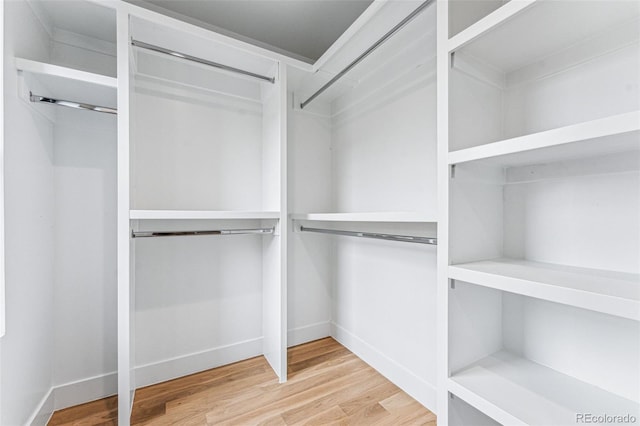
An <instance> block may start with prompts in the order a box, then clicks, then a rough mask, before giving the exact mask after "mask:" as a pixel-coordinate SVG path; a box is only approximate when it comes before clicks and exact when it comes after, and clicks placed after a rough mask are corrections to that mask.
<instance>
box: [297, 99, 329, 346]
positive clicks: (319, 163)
mask: <svg viewBox="0 0 640 426" xmlns="http://www.w3.org/2000/svg"><path fill="white" fill-rule="evenodd" d="M291 98H292V96H291V95H290V96H289V99H290V100H291ZM289 108H290V109H289V120H288V123H287V125H288V139H289V144H288V145H289V146H288V149H289V165H288V167H289V176H288V177H289V185H288V190H289V211H290V212H299V213H302V212H330V211H331V210H332V202H331V200H332V193H331V185H332V182H333V176H332V175H331V122H330V119H329V118H328V117H325V116H319V115H314V114H309V113H306V112H301V111H300V110H294V109H293V108H292V104H291V102H289ZM331 255H332V252H331V240H330V239H329V238H327V237H325V236H322V235H309V234H301V233H300V232H292V233H291V234H290V238H289V277H288V307H287V309H288V330H289V342H288V343H289V345H290V346H292V345H297V344H300V343H304V342H307V341H310V340H314V339H318V338H320V337H325V336H328V335H329V333H330V329H329V323H330V321H331V282H332V280H331V258H332V257H331Z"/></svg>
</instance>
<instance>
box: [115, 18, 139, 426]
mask: <svg viewBox="0 0 640 426" xmlns="http://www.w3.org/2000/svg"><path fill="white" fill-rule="evenodd" d="M129 32H130V29H129V14H128V13H127V12H126V11H125V10H123V9H120V10H118V15H117V62H118V68H117V69H118V206H117V232H118V238H117V249H118V424H119V425H120V426H127V425H129V422H130V415H131V407H132V404H133V392H134V390H135V380H134V377H133V367H134V366H133V356H132V354H133V347H132V328H131V327H132V326H133V321H132V319H133V309H134V304H133V298H132V294H133V288H132V286H131V281H132V280H131V277H132V269H131V268H132V266H133V262H132V259H131V253H132V247H131V245H132V244H133V243H132V242H131V238H130V221H129V207H130V194H129V192H130V179H129V175H130V161H129V157H130V152H129V98H130V80H131V78H130V66H129V64H130V56H129V55H130V48H129V39H130V37H129Z"/></svg>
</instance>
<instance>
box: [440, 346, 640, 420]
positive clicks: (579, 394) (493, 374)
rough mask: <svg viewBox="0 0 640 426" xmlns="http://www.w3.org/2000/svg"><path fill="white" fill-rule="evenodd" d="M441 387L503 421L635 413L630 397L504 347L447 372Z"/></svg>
mask: <svg viewBox="0 0 640 426" xmlns="http://www.w3.org/2000/svg"><path fill="white" fill-rule="evenodd" d="M447 386H448V390H449V391H450V392H451V393H453V394H454V395H457V396H458V397H460V398H462V399H463V400H465V401H466V402H467V403H469V404H471V405H472V406H474V407H475V408H477V409H478V410H480V411H482V412H483V413H485V414H486V415H488V416H489V417H491V418H493V419H494V420H496V421H498V422H500V423H502V424H505V425H555V426H561V425H575V424H576V414H577V413H593V414H598V415H600V414H603V413H607V414H610V415H614V414H615V415H618V414H621V415H624V414H627V413H629V414H631V415H633V416H635V417H636V418H637V417H638V413H639V412H640V405H638V403H636V402H634V401H631V400H629V399H626V398H623V397H621V396H618V395H615V394H613V393H611V392H607V391H605V390H603V389H600V388H597V387H595V386H593V385H591V384H588V383H586V382H583V381H580V380H577V379H575V378H573V377H571V376H568V375H565V374H562V373H560V372H558V371H555V370H553V369H550V368H548V367H544V366H542V365H540V364H537V363H535V362H532V361H529V360H527V359H524V358H520V357H518V356H515V355H513V354H511V353H509V352H506V351H500V352H496V353H494V354H492V355H490V356H488V357H486V358H484V359H482V360H480V361H478V362H476V363H475V364H473V365H471V366H470V367H468V368H465V369H464V370H462V371H460V372H458V373H455V374H453V375H452V377H451V378H449V380H448V385H447Z"/></svg>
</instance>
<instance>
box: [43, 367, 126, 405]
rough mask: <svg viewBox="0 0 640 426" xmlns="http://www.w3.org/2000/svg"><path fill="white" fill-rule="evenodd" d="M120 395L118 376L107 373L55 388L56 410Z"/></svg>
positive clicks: (114, 373)
mask: <svg viewBox="0 0 640 426" xmlns="http://www.w3.org/2000/svg"><path fill="white" fill-rule="evenodd" d="M116 393H118V374H117V373H116V372H113V373H107V374H104V375H102V376H95V377H91V378H88V379H84V380H78V381H75V382H70V383H65V384H62V385H58V386H56V387H55V388H53V394H54V400H55V409H56V410H62V409H63V408H67V407H73V406H74V405H78V404H84V403H86V402H90V401H95V400H97V399H102V398H106V397H108V396H113V395H115V394H116Z"/></svg>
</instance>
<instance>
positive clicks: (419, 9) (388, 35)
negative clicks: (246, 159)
mask: <svg viewBox="0 0 640 426" xmlns="http://www.w3.org/2000/svg"><path fill="white" fill-rule="evenodd" d="M433 2H434V0H427V1H425V2H424V3H422V4H420V6H418V7H417V8H416V9H415V10H414V11H413V12H411V13H410V14H409V15H408V16H407V17H406V18H404V19H403V20H402V21H400V22H399V23H398V24H397V25H396V26H395V27H393V28H391V29H390V30H389V31H388V32H387V33H386V34H385V35H383V36H382V37H380V39H378V41H376V42H375V43H373V44H372V45H371V46H370V47H369V48H368V49H367V50H365V51H364V52H363V53H362V54H360V56H358V57H357V58H356V59H354V60H353V61H352V62H351V63H350V64H349V65H347V66H346V67H345V68H344V69H343V70H342V71H340V72H339V73H338V74H336V75H335V77H333V78H332V79H331V80H329V81H328V82H327V83H326V84H325V85H324V86H322V87H321V88H319V89H318V90H317V91H316V92H315V93H314V94H313V95H311V96H309V98H307V100H306V101H304V102H302V103H301V104H300V109H304V107H306V106H307V105H309V103H310V102H311V101H313V100H314V99H315V98H317V97H318V96H320V95H321V94H322V93H323V92H324V91H325V90H327V89H328V88H329V87H331V86H333V84H334V83H335V82H336V81H338V80H340V79H341V78H342V77H344V75H345V74H346V73H348V72H349V71H351V69H352V68H353V67H355V66H356V65H358V64H359V63H360V62H362V61H363V60H364V59H365V58H366V57H367V56H369V55H370V54H371V53H373V51H375V50H376V49H377V48H378V47H380V46H382V45H383V44H384V43H385V42H386V41H387V40H388V39H390V38H391V37H392V36H393V35H394V34H395V33H397V32H398V31H400V30H401V29H402V28H404V27H405V26H406V25H407V24H408V23H409V22H411V21H413V19H414V18H415V17H417V16H418V15H420V13H421V12H422V11H423V10H425V9H426V8H427V7H428V6H429V5H431V4H432V3H433Z"/></svg>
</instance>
